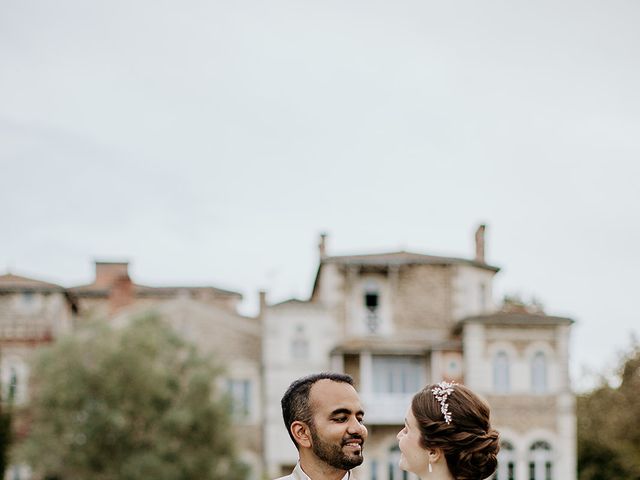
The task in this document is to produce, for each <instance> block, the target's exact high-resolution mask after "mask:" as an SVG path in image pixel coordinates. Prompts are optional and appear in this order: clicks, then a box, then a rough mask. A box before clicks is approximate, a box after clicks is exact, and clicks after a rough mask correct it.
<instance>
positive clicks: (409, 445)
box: [397, 407, 429, 477]
mask: <svg viewBox="0 0 640 480" xmlns="http://www.w3.org/2000/svg"><path fill="white" fill-rule="evenodd" d="M397 438H398V443H399V445H400V453H401V454H400V468H401V469H402V470H406V471H408V472H412V473H415V474H416V475H418V476H419V477H424V476H425V474H426V473H427V469H428V466H429V455H428V453H427V451H426V450H425V449H424V448H422V446H421V445H420V429H419V428H418V422H417V421H416V417H414V416H413V412H412V411H411V407H409V410H408V411H407V415H406V417H405V420H404V428H403V429H402V430H400V431H399V432H398V435H397Z"/></svg>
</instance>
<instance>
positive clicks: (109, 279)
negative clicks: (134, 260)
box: [93, 260, 129, 289]
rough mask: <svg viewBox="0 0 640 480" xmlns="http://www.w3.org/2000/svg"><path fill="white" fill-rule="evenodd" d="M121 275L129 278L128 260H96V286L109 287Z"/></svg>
mask: <svg viewBox="0 0 640 480" xmlns="http://www.w3.org/2000/svg"><path fill="white" fill-rule="evenodd" d="M122 277H126V278H129V262H99V261H97V260H96V279H95V281H94V282H93V284H94V285H95V286H97V287H102V288H105V289H106V288H109V287H111V286H112V285H113V284H114V283H115V282H117V281H118V280H119V279H121V278H122Z"/></svg>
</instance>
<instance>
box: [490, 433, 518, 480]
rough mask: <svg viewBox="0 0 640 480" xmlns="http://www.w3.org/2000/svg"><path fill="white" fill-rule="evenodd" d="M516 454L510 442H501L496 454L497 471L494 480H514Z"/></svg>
mask: <svg viewBox="0 0 640 480" xmlns="http://www.w3.org/2000/svg"><path fill="white" fill-rule="evenodd" d="M515 475H516V454H515V450H514V448H513V445H512V444H511V443H510V442H502V443H501V445H500V453H498V470H497V472H496V476H495V480H515V478H516V476H515Z"/></svg>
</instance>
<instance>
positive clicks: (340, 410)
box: [331, 408, 351, 415]
mask: <svg viewBox="0 0 640 480" xmlns="http://www.w3.org/2000/svg"><path fill="white" fill-rule="evenodd" d="M343 413H344V414H346V415H351V410H349V409H348V408H336V409H335V410H334V411H333V412H331V415H341V414H343Z"/></svg>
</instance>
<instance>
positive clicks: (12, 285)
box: [0, 273, 64, 292]
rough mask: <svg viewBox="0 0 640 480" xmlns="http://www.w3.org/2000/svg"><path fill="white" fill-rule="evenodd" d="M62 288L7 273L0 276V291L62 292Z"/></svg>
mask: <svg viewBox="0 0 640 480" xmlns="http://www.w3.org/2000/svg"><path fill="white" fill-rule="evenodd" d="M63 290H64V288H63V287H62V286H60V285H56V284H55V283H49V282H43V281H42V280H36V279H35V278H28V277H23V276H20V275H14V274H12V273H7V274H4V275H0V291H3V292H21V291H63Z"/></svg>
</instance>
